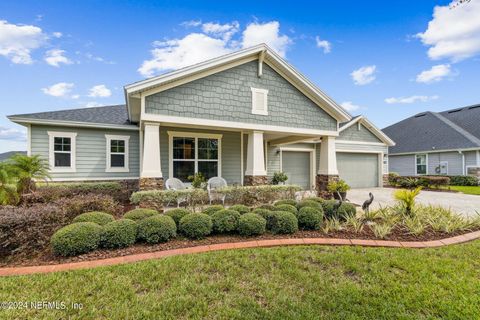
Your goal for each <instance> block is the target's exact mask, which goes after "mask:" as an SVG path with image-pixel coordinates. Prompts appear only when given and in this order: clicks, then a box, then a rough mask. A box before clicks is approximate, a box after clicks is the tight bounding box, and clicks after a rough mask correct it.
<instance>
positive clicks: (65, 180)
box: [48, 176, 140, 182]
mask: <svg viewBox="0 0 480 320" xmlns="http://www.w3.org/2000/svg"><path fill="white" fill-rule="evenodd" d="M138 179H140V177H136V176H135V177H96V178H91V177H85V178H78V177H75V178H56V177H52V178H51V179H49V180H48V181H52V182H68V181H72V182H75V181H110V180H138Z"/></svg>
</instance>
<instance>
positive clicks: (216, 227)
mask: <svg viewBox="0 0 480 320" xmlns="http://www.w3.org/2000/svg"><path fill="white" fill-rule="evenodd" d="M239 219H240V213H239V212H238V211H235V210H230V209H223V210H218V211H217V212H215V213H214V214H213V215H212V221H213V231H214V232H216V233H228V232H232V231H235V230H237V228H238V220H239Z"/></svg>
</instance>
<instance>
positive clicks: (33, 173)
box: [10, 154, 50, 195]
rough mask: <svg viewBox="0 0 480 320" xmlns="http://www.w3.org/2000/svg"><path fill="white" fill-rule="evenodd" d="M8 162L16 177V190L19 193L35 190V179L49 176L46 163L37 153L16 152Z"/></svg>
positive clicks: (45, 178)
mask: <svg viewBox="0 0 480 320" xmlns="http://www.w3.org/2000/svg"><path fill="white" fill-rule="evenodd" d="M10 163H11V166H12V168H13V170H14V171H15V174H16V176H17V177H18V181H17V192H18V193H19V194H20V195H22V194H25V193H30V192H33V191H35V188H36V185H35V181H36V180H47V179H48V178H50V175H49V173H48V169H49V167H48V164H47V162H46V161H45V160H44V159H42V158H40V156H39V155H33V156H26V155H23V154H16V155H14V156H12V157H11V158H10Z"/></svg>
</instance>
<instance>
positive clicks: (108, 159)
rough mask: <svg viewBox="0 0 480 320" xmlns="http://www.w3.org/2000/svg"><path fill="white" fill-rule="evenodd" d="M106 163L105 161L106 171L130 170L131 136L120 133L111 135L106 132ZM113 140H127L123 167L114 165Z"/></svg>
mask: <svg viewBox="0 0 480 320" xmlns="http://www.w3.org/2000/svg"><path fill="white" fill-rule="evenodd" d="M105 139H106V144H105V145H106V149H107V150H106V151H107V153H106V155H107V156H106V163H105V172H130V167H129V161H128V159H129V158H130V153H129V144H130V136H119V135H111V134H106V135H105ZM112 140H122V141H124V142H125V152H123V156H124V163H123V164H124V166H123V167H112V166H111V165H112V160H111V156H112V152H111V151H112V149H111V145H110V144H111V141H112Z"/></svg>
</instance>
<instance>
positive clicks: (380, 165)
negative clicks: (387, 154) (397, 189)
mask: <svg viewBox="0 0 480 320" xmlns="http://www.w3.org/2000/svg"><path fill="white" fill-rule="evenodd" d="M383 156H384V153H383V152H380V153H379V154H378V158H377V161H378V163H377V170H378V177H377V178H378V181H377V183H378V186H379V187H383V175H384V173H383V170H384V167H383Z"/></svg>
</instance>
